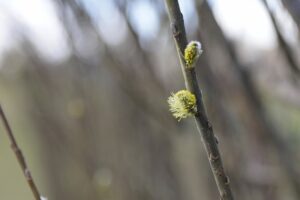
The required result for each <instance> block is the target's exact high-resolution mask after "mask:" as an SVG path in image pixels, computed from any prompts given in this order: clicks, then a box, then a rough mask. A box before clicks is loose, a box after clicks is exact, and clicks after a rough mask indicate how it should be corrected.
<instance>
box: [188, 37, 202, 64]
mask: <svg viewBox="0 0 300 200" xmlns="http://www.w3.org/2000/svg"><path fill="white" fill-rule="evenodd" d="M202 52H203V51H202V49H201V43H200V42H198V41H191V42H190V43H189V44H188V45H187V46H186V48H185V50H184V60H185V64H186V67H187V68H188V69H191V68H194V67H195V65H196V63H197V61H198V58H199V56H200V55H201V54H202Z"/></svg>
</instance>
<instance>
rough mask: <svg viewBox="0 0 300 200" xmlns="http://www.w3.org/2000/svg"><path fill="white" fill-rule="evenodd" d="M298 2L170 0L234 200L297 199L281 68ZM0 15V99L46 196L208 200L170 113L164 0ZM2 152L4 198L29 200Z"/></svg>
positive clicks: (66, 2)
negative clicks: (178, 12)
mask: <svg viewBox="0 0 300 200" xmlns="http://www.w3.org/2000/svg"><path fill="white" fill-rule="evenodd" d="M297 2H298V0H293V1H292V0H289V1H288V0H281V1H280V0H276V1H275V0H274V1H268V4H267V5H268V7H270V9H271V10H270V11H271V12H268V10H267V9H265V8H266V7H265V5H264V4H263V3H262V1H261V0H251V1H250V0H226V1H223V0H211V1H200V0H199V1H195V0H184V1H183V0H180V1H179V4H180V7H181V9H182V12H183V16H184V20H185V25H186V28H187V37H188V40H200V41H201V42H202V43H203V45H204V47H203V49H204V53H203V55H202V56H201V58H200V61H199V63H201V65H200V66H201V67H196V71H197V74H198V75H199V81H200V82H199V84H200V87H201V88H203V94H204V97H205V98H204V101H205V104H206V105H207V112H208V115H209V116H208V117H209V118H210V119H211V121H212V124H214V130H215V132H216V134H217V135H218V136H219V140H220V141H221V143H220V144H219V145H220V148H221V149H222V151H224V152H223V154H222V155H223V156H224V166H225V168H226V170H227V171H228V175H229V177H230V180H231V184H232V187H233V188H235V193H236V198H237V199H245V200H248V199H249V200H250V199H251V200H252V199H256V200H260V199H274V200H276V199H278V200H279V199H291V200H293V199H295V200H296V199H299V191H300V190H299V189H298V188H299V175H298V174H299V169H300V166H299V163H300V162H299V155H298V154H297V152H298V151H299V143H300V140H299V132H300V126H299V124H300V109H299V108H300V107H299V106H300V104H299V99H300V92H299V91H300V90H299V84H298V83H299V77H297V76H291V74H292V75H294V74H295V73H294V72H293V71H292V69H291V64H290V63H289V62H286V61H288V60H287V59H286V58H288V56H290V57H291V58H293V62H294V63H297V65H299V56H298V55H299V50H300V49H299V22H298V18H299V17H295V16H297V15H296V14H297V13H300V9H299V7H297V6H295V5H297ZM0 10H1V12H0V28H1V34H0V55H1V56H0V57H1V58H0V60H1V67H0V99H1V103H2V105H3V106H5V108H6V114H7V117H8V118H9V119H11V120H10V121H11V126H12V128H13V129H14V130H15V132H18V133H22V134H21V135H18V141H20V142H22V150H23V152H24V153H25V154H26V158H27V160H28V162H29V163H30V165H31V166H32V171H34V172H35V177H37V178H36V179H37V180H36V181H37V184H38V185H39V189H40V190H41V191H45V196H47V197H49V199H74V200H77V199H78V200H81V199H104V198H105V199H108V200H115V199H130V200H135V199H137V200H140V199H145V200H147V199H164V200H168V199H170V200H171V199H172V200H176V199H178V200H179V199H189V200H198V199H199V198H201V199H208V200H209V199H217V197H218V191H217V189H216V188H215V183H214V180H213V178H212V176H211V174H210V168H209V165H208V163H207V160H206V156H205V152H204V151H203V149H202V147H201V145H200V142H199V137H198V136H197V134H195V132H196V131H197V130H196V129H195V127H194V126H193V125H192V124H193V121H192V120H184V121H182V122H181V123H177V121H176V120H174V119H173V118H172V116H171V114H170V113H169V112H168V111H167V110H168V105H167V102H166V99H167V97H168V96H169V95H170V93H171V92H173V91H177V90H179V89H180V88H183V87H184V84H183V79H182V75H181V72H180V69H178V65H179V63H178V59H177V57H176V52H175V48H174V44H173V41H172V39H171V38H170V34H171V33H170V28H169V25H168V24H169V22H168V20H167V19H168V18H167V14H166V12H165V8H164V3H163V2H162V1H157V0H134V1H127V0H113V1H94V0H89V1H86V0H80V1H70V0H57V1H49V0H28V1H26V2H25V3H23V2H20V1H2V2H0ZM270 14H273V15H274V17H275V22H276V23H277V25H276V24H275V23H274V22H273V21H272V19H270ZM275 26H278V27H280V28H279V30H280V34H281V35H282V38H283V39H284V40H283V41H284V42H285V44H286V46H287V47H289V48H290V49H291V51H285V54H282V53H283V52H282V51H283V48H282V47H281V45H282V44H280V41H277V40H278V35H277V34H278V33H276V27H275ZM277 42H278V44H277ZM281 54H282V55H281ZM295 66H296V64H295ZM298 69H299V66H298ZM293 73H294V74H293ZM292 77H293V79H292ZM295 83H296V84H295ZM8 144H9V141H7V140H6V139H5V138H3V140H0V151H1V152H3V156H2V159H5V162H1V163H3V170H1V171H0V177H2V178H1V180H3V184H1V185H2V187H1V188H0V198H1V199H19V198H22V199H24V200H27V199H28V200H29V199H32V194H31V193H30V192H28V188H26V185H25V186H24V184H23V182H22V181H23V179H24V178H23V175H22V174H21V173H20V174H18V173H14V172H16V171H18V170H19V169H18V168H17V167H18V166H15V165H16V163H15V160H14V158H13V157H12V156H11V152H10V151H9V148H8ZM23 144H24V147H23ZM7 149H8V150H7ZM16 191H18V192H16Z"/></svg>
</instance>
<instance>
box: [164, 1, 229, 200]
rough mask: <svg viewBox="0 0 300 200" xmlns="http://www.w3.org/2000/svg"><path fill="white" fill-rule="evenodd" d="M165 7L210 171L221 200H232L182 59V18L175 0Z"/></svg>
mask: <svg viewBox="0 0 300 200" xmlns="http://www.w3.org/2000/svg"><path fill="white" fill-rule="evenodd" d="M165 2H166V7H167V10H168V14H169V19H170V22H171V29H172V32H173V37H174V40H175V43H176V48H177V52H178V55H179V58H180V63H181V69H182V72H183V76H184V80H185V85H186V88H187V89H188V90H190V91H191V92H192V93H194V94H195V96H196V98H197V113H196V114H195V120H196V124H197V128H198V130H199V132H200V135H201V137H202V141H203V144H204V146H205V150H206V152H207V156H208V159H209V162H210V166H211V170H212V172H213V174H214V178H215V181H216V183H217V187H218V190H219V193H220V196H221V199H222V200H233V195H232V192H231V188H230V184H229V178H228V177H227V175H226V174H225V171H224V168H223V164H222V160H221V155H220V152H219V149H218V145H217V141H216V138H215V136H214V132H213V128H212V125H211V123H210V122H209V120H208V118H207V114H206V111H205V106H204V103H203V99H202V94H201V90H200V88H199V86H198V83H197V77H196V72H195V68H192V69H187V68H186V66H185V61H184V58H183V56H182V55H183V54H184V49H185V48H186V45H187V38H186V33H185V27H184V21H183V16H182V13H181V11H180V8H179V4H178V1H177V0H165Z"/></svg>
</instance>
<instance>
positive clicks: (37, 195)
mask: <svg viewBox="0 0 300 200" xmlns="http://www.w3.org/2000/svg"><path fill="white" fill-rule="evenodd" d="M0 116H1V120H2V122H3V125H4V128H5V131H6V134H7V136H8V138H9V140H10V143H11V148H12V150H13V151H14V153H15V155H16V157H17V160H18V162H19V164H20V166H21V168H22V171H23V173H24V176H25V178H26V181H27V183H28V185H29V187H30V189H31V191H32V193H33V196H34V197H35V199H36V200H41V196H40V193H39V191H38V189H37V186H36V184H35V183H34V181H33V178H32V176H31V173H30V171H29V168H28V167H27V164H26V162H25V158H24V156H23V154H22V151H21V149H20V148H19V146H18V144H17V141H16V139H15V137H14V135H13V132H12V130H11V128H10V125H9V123H8V121H7V118H6V116H5V114H4V112H3V110H2V107H1V105H0Z"/></svg>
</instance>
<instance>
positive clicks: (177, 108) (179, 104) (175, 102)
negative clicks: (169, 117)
mask: <svg viewBox="0 0 300 200" xmlns="http://www.w3.org/2000/svg"><path fill="white" fill-rule="evenodd" d="M168 103H169V106H170V111H171V112H172V114H173V116H174V117H175V118H176V119H178V121H180V120H181V119H183V118H187V117H188V116H191V115H193V114H195V112H196V96H195V95H194V94H192V93H191V92H190V91H188V90H180V91H178V92H177V93H175V94H174V93H172V95H171V96H170V97H169V98H168Z"/></svg>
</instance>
